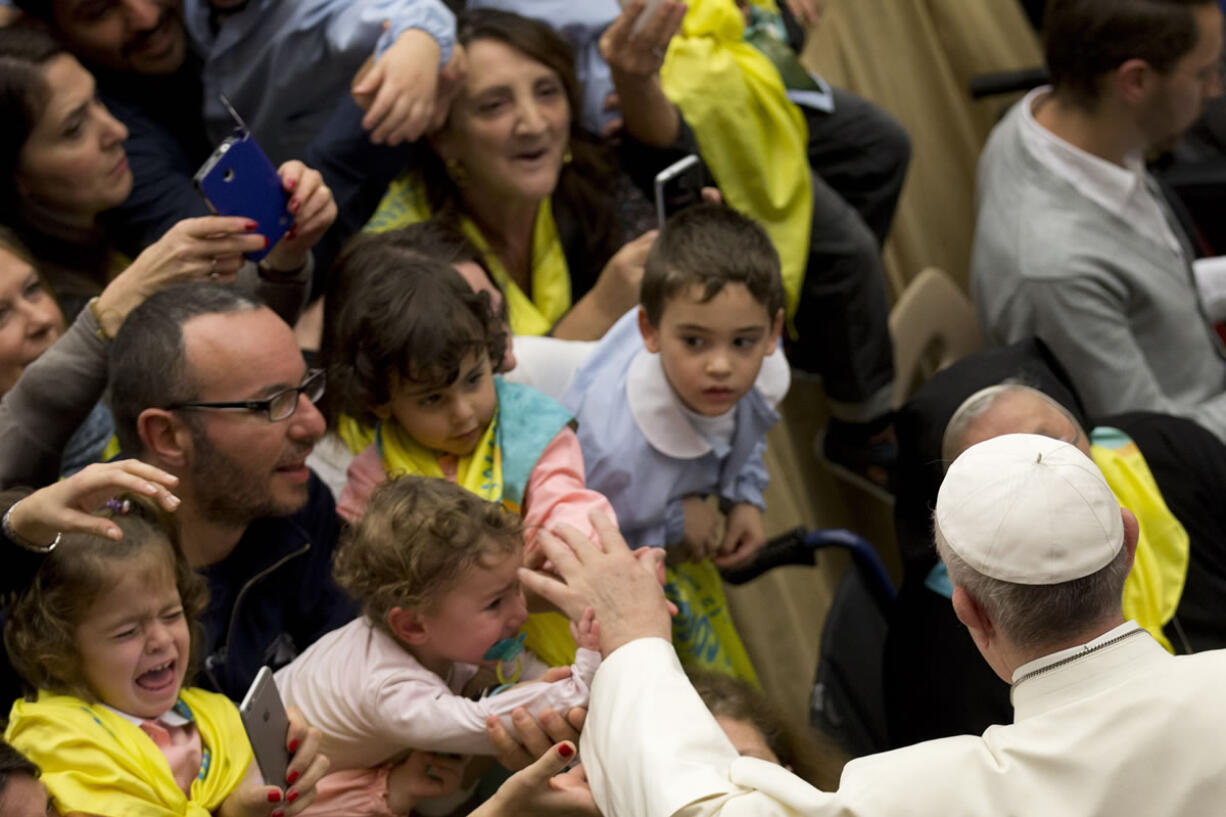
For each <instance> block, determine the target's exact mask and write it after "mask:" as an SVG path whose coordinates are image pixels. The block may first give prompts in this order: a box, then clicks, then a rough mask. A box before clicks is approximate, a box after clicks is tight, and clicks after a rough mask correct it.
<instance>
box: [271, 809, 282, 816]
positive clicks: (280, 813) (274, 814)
mask: <svg viewBox="0 0 1226 817" xmlns="http://www.w3.org/2000/svg"><path fill="white" fill-rule="evenodd" d="M268 817H285V809H283V808H279V809H276V810H275V811H273V813H272V814H270V815H269V816H268Z"/></svg>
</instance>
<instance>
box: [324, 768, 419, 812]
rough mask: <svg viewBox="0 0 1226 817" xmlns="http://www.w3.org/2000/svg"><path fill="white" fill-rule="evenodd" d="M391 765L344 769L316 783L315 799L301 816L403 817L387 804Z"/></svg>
mask: <svg viewBox="0 0 1226 817" xmlns="http://www.w3.org/2000/svg"><path fill="white" fill-rule="evenodd" d="M389 769H390V767H389V766H386V765H384V766H379V767H378V768H374V769H345V770H344V771H340V772H333V773H332V774H328V775H324V777H323V778H322V779H321V780H320V781H319V782H318V783H316V784H315V802H313V803H311V805H309V806H307V807H306V809H305V810H304V811H303V812H302V815H301V817H400V815H397V814H394V813H393V812H392V811H391V810H390V809H389V808H388V807H387V775H388V771H389Z"/></svg>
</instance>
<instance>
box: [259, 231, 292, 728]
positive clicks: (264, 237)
mask: <svg viewBox="0 0 1226 817" xmlns="http://www.w3.org/2000/svg"><path fill="white" fill-rule="evenodd" d="M260 238H262V239H264V246H263V247H261V248H260V249H262V250H266V249H268V236H266V235H262V236H260ZM290 751H293V750H292V749H291V750H290Z"/></svg>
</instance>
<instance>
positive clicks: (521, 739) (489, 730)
mask: <svg viewBox="0 0 1226 817" xmlns="http://www.w3.org/2000/svg"><path fill="white" fill-rule="evenodd" d="M555 669H565V670H567V673H568V674H569V671H570V668H569V667H557V668H555ZM551 672H552V670H551ZM545 679H549V674H548V673H546V675H545ZM552 680H558V679H557V678H553V679H552ZM586 719H587V709H585V708H583V707H579V706H576V707H574V708H573V709H571V710H570V711H569V712H567V713H566V717H562V715H561V714H560V713H559V712H558V711H557V710H555V709H542V710H541V711H539V712H537V713H536V716H535V717H533V716H532V715H531V714H529V712H528V710H527V709H525V708H524V707H522V706H521V707H518V708H516V709H515V710H514V711H513V712H512V713H511V723H512V725H514V727H515V732H516V734H511V732H510V731H509V730H508V729H507V728H506V726H504V725H503V723H502V719H501V718H497V717H495V716H493V715H491V716H490V717H489V719H488V720H487V721H486V723H485V733H486V734H487V735H488V736H489V739H490V742H491V743H493V744H494V751H495V756H496V757H497V759H498V762H499V763H501V764H502V765H503V766H505V767H506V768H508V769H510V770H511V771H513V772H517V771H519V770H520V769H523V768H526V767H527V766H530V765H531V764H532V763H534V762H535V761H536V760H537V758H539V757H541V756H542V755H544V754H545V753H546V752H548V751H549V749H550V748H551V747H552V746H553V745H554V744H557V743H562V742H563V741H567V740H569V741H570V742H571V743H578V742H579V733H580V732H581V731H583V722H584V720H586Z"/></svg>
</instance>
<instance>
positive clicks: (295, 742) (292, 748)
mask: <svg viewBox="0 0 1226 817" xmlns="http://www.w3.org/2000/svg"><path fill="white" fill-rule="evenodd" d="M264 241H265V245H266V246H267V241H268V239H264ZM289 750H290V751H291V752H297V751H298V738H294V739H293V740H291V741H290V742H289Z"/></svg>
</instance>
